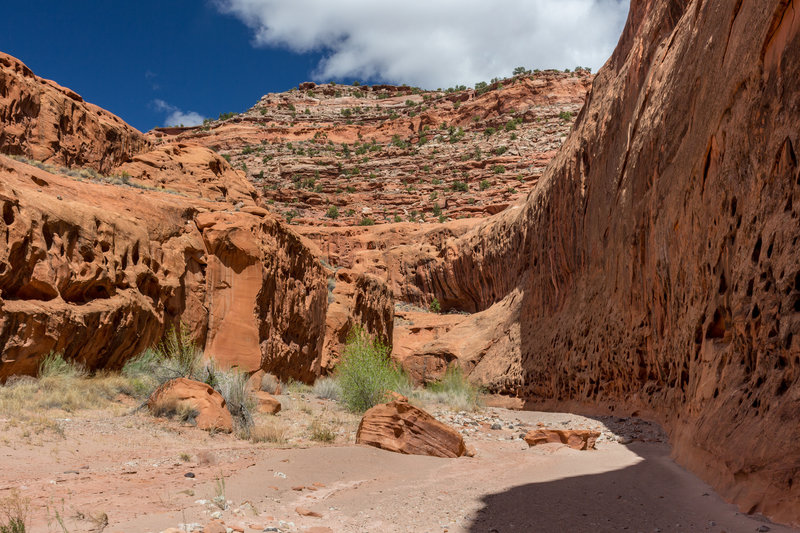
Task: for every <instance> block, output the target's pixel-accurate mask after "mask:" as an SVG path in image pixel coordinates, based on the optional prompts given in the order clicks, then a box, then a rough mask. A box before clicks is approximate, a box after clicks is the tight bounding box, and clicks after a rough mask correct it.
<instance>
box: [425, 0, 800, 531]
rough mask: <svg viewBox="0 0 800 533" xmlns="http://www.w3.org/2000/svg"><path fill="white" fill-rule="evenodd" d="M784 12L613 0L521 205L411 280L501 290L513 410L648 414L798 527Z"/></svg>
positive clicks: (762, 506)
mask: <svg viewBox="0 0 800 533" xmlns="http://www.w3.org/2000/svg"><path fill="white" fill-rule="evenodd" d="M794 4H795V2H787V1H779V0H774V1H768V2H749V3H748V2H745V3H742V2H738V1H736V0H730V1H719V2H683V1H676V0H648V1H644V0H641V1H634V2H632V5H631V11H630V16H629V20H628V23H627V25H626V27H625V30H624V31H623V34H622V37H621V39H620V42H619V44H618V46H617V49H616V50H615V52H614V54H613V55H612V57H611V58H610V60H609V61H608V63H607V64H606V65H605V67H604V68H603V69H602V70H601V71H600V72H599V73H598V75H597V77H596V78H595V82H594V86H593V89H592V91H591V93H590V96H589V98H588V103H587V105H586V106H585V107H584V109H583V110H582V111H581V113H580V115H579V117H578V120H577V122H576V126H575V129H574V130H573V132H572V134H571V135H570V137H569V138H568V139H567V141H566V143H565V145H564V147H563V148H562V150H561V151H560V152H559V154H558V155H557V156H556V158H555V159H554V160H553V162H552V163H551V165H550V166H549V168H548V171H547V172H546V173H545V175H544V177H543V179H542V181H541V182H540V183H539V184H538V185H537V187H536V189H535V190H534V192H533V193H532V195H531V196H530V197H529V199H528V201H527V203H526V204H525V206H524V207H522V208H521V209H519V210H518V211H517V212H516V213H504V214H502V215H500V216H498V217H495V218H493V219H489V220H488V221H487V222H486V223H485V224H483V225H482V226H481V227H480V228H477V229H475V230H474V231H471V232H469V233H468V234H466V235H465V236H463V237H461V238H459V239H456V240H455V241H454V242H453V243H452V244H451V245H450V246H449V247H448V249H447V252H446V255H445V256H444V257H434V258H432V259H433V260H431V258H428V260H427V262H426V263H425V264H426V267H425V271H426V272H427V274H426V275H427V276H428V277H429V278H430V279H431V282H430V283H431V284H433V285H438V286H440V287H447V290H448V291H451V292H450V294H451V295H449V296H448V298H449V299H451V300H453V301H459V300H464V301H473V302H475V305H476V307H477V308H478V309H479V310H485V309H489V308H491V307H492V306H493V305H496V304H497V303H498V302H500V301H501V300H502V299H503V298H505V297H506V296H505V295H507V294H508V293H509V291H510V287H514V288H518V289H519V290H520V292H521V295H522V301H521V304H520V312H519V316H520V329H521V331H520V351H521V364H522V368H523V371H524V374H523V376H524V379H523V382H524V386H523V388H522V393H523V394H524V395H525V396H526V397H527V398H528V399H531V400H533V401H536V400H549V401H555V402H556V403H558V402H572V404H573V405H574V402H575V401H577V402H583V403H585V404H591V405H592V406H595V408H596V407H597V406H601V407H603V408H606V407H607V408H609V409H612V410H633V409H639V410H642V411H643V412H649V413H651V416H654V417H656V418H658V419H659V420H661V421H662V422H663V423H664V424H665V426H666V427H667V428H668V429H669V431H670V433H671V438H672V441H673V443H674V446H675V454H676V456H677V458H678V459H679V461H681V462H682V463H683V464H685V465H687V466H689V467H690V468H691V469H693V470H694V471H695V472H697V473H699V474H700V475H701V476H703V477H704V478H705V479H706V480H708V481H709V482H711V483H712V484H713V485H714V486H715V487H716V488H717V489H718V490H719V491H720V492H721V493H722V494H723V495H725V496H726V497H728V498H730V499H732V500H733V501H735V502H736V503H737V504H739V506H740V507H741V508H742V509H744V510H746V511H748V512H749V511H755V512H763V513H765V514H767V515H769V516H772V517H774V518H776V519H778V520H781V521H785V522H790V523H794V524H798V523H800V488H799V487H800V483H798V478H797V476H798V473H797V472H798V471H797V468H796V465H797V464H798V462H800V450H798V448H797V446H796V442H797V440H798V437H800V435H799V434H798V432H800V430H798V428H797V427H796V425H795V424H787V423H786V422H787V421H788V420H790V419H791V418H792V413H793V412H794V406H795V404H796V402H797V400H798V397H800V386H798V384H797V379H798V376H799V375H800V344H798V339H797V334H798V329H799V328H800V303H798V295H800V285H798V283H800V276H798V271H800V259H799V258H798V256H797V253H796V250H797V248H796V247H797V241H798V238H799V237H800V231H799V230H798V216H799V215H798V198H797V195H798V194H799V193H800V173H799V172H798V166H797V148H796V147H797V146H798V142H800V139H798V133H797V132H798V124H799V123H800V113H798V105H797V95H798V93H799V91H798V89H799V88H798V85H797V80H798V79H800V36H798V32H797V25H796V24H795V23H794V22H793V21H794V20H796V17H792V16H790V15H791V12H792V10H793V9H794ZM501 267H502V269H501ZM462 280H463V283H458V281H462ZM766 435H769V438H765V436H766Z"/></svg>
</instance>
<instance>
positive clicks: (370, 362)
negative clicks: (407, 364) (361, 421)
mask: <svg viewBox="0 0 800 533" xmlns="http://www.w3.org/2000/svg"><path fill="white" fill-rule="evenodd" d="M389 352H390V348H389V347H387V346H386V345H384V344H383V343H382V342H381V341H380V340H378V339H374V338H372V337H371V336H370V335H369V334H367V333H366V332H365V331H364V330H363V329H362V328H360V327H358V326H356V327H354V328H353V330H352V331H351V332H350V335H349V336H348V338H347V344H346V345H345V347H344V350H343V352H342V360H341V361H340V362H339V364H338V365H337V367H336V378H337V380H338V381H339V386H340V387H341V391H342V392H341V398H342V401H343V403H344V405H345V407H347V409H349V410H350V411H353V412H364V411H366V410H367V409H369V408H370V407H373V406H375V405H377V404H379V403H381V402H383V401H385V399H386V395H387V393H388V392H389V391H392V390H394V391H399V390H407V389H409V388H410V384H409V380H408V377H407V376H406V375H405V374H404V373H403V372H402V370H400V369H398V368H397V367H396V366H395V364H394V363H392V361H391V360H390V359H389Z"/></svg>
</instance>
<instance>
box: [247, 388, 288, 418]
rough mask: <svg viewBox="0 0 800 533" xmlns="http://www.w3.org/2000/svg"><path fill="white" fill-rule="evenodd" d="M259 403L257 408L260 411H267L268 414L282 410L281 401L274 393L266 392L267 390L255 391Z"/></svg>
mask: <svg viewBox="0 0 800 533" xmlns="http://www.w3.org/2000/svg"><path fill="white" fill-rule="evenodd" d="M253 396H254V397H255V399H256V401H257V402H258V404H257V407H256V408H257V409H258V412H259V413H266V414H268V415H274V414H275V413H277V412H279V411H280V410H281V402H280V401H279V400H278V399H277V398H275V397H274V396H273V395H272V394H270V393H268V392H265V391H261V390H260V391H255V392H254V393H253Z"/></svg>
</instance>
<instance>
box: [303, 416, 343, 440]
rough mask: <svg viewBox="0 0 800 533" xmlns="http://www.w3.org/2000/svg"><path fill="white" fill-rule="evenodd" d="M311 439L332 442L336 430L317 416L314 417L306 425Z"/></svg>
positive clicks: (334, 438)
mask: <svg viewBox="0 0 800 533" xmlns="http://www.w3.org/2000/svg"><path fill="white" fill-rule="evenodd" d="M308 430H309V432H310V433H311V440H314V441H317V442H333V441H335V440H336V431H334V430H333V428H331V427H330V425H328V424H326V423H325V422H323V421H322V420H320V419H319V418H315V419H314V420H313V421H312V422H311V424H310V425H309V426H308Z"/></svg>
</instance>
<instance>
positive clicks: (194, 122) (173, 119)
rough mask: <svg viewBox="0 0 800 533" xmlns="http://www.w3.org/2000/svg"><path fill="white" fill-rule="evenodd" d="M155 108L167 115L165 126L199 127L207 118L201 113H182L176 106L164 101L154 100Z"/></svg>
mask: <svg viewBox="0 0 800 533" xmlns="http://www.w3.org/2000/svg"><path fill="white" fill-rule="evenodd" d="M153 107H155V108H156V110H158V111H163V112H165V113H167V118H166V119H165V120H164V126H168V127H169V126H180V125H183V126H199V125H200V124H202V123H203V119H204V118H205V117H204V116H203V115H201V114H200V113H196V112H194V111H181V110H180V109H178V108H177V107H175V106H174V105H171V104H168V103H167V102H165V101H164V100H153Z"/></svg>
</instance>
